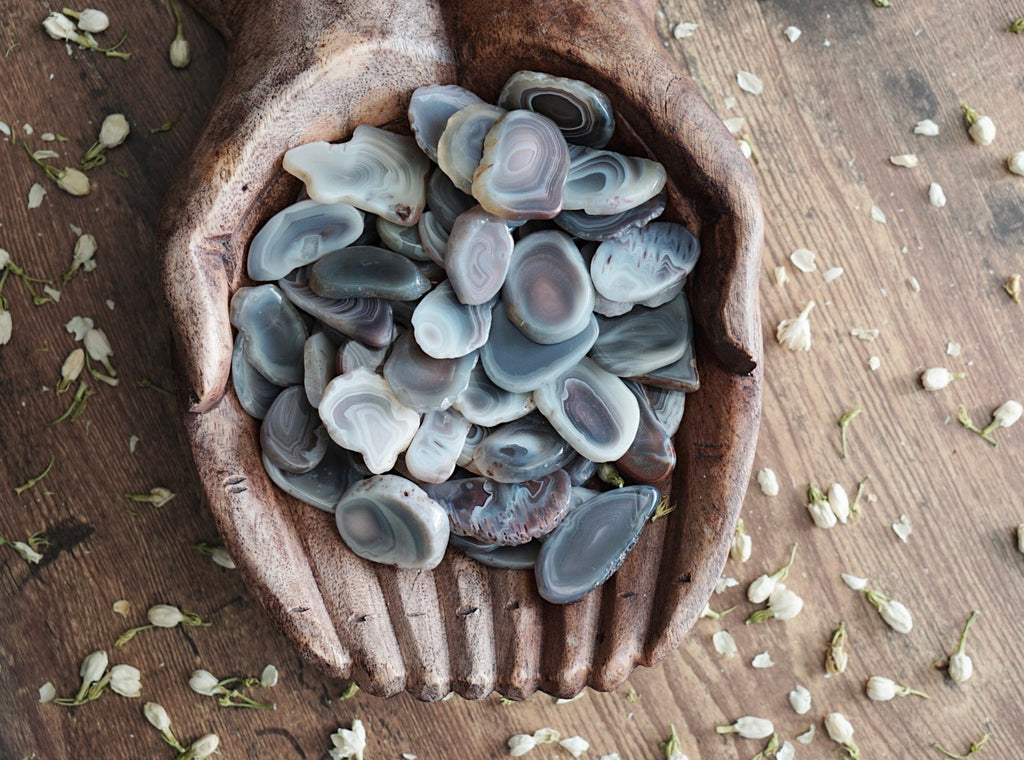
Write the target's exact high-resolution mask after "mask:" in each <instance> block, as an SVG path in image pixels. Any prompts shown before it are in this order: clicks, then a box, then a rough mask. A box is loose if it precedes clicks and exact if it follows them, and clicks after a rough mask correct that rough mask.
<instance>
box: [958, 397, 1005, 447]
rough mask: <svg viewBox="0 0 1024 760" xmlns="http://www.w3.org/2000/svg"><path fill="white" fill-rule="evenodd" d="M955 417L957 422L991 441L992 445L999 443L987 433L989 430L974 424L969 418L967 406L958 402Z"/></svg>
mask: <svg viewBox="0 0 1024 760" xmlns="http://www.w3.org/2000/svg"><path fill="white" fill-rule="evenodd" d="M956 419H957V422H959V423H960V424H961V425H963V426H964V427H965V428H967V429H968V430H970V431H971V432H972V433H976V434H977V435H979V436H981V437H982V438H984V439H985V440H986V441H988V442H989V443H991V444H992V445H993V446H998V445H999V443H998V442H997V441H996V440H995V439H994V438H993V437H992V436H990V435H989V433H990V432H991V430H988V431H986V430H982V429H981V428H979V427H978V426H977V425H975V424H974V421H973V420H972V419H971V415H970V414H968V412H967V407H966V406H964V405H963V404H960V405H959V406H957V408H956Z"/></svg>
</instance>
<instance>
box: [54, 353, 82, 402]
mask: <svg viewBox="0 0 1024 760" xmlns="http://www.w3.org/2000/svg"><path fill="white" fill-rule="evenodd" d="M84 368H85V350H84V349H82V348H76V349H75V350H73V351H72V352H71V353H70V354H68V357H67V358H66V359H65V360H64V364H62V365H61V368H60V382H58V383H57V394H58V395H60V394H61V393H64V392H65V391H67V390H68V388H70V387H71V384H72V383H73V382H75V380H77V379H78V376H79V375H81V374H82V370H83V369H84Z"/></svg>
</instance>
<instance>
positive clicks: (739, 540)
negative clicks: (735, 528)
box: [729, 533, 754, 563]
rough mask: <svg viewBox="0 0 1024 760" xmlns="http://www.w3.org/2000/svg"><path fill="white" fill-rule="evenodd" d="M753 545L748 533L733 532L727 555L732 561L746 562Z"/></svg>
mask: <svg viewBox="0 0 1024 760" xmlns="http://www.w3.org/2000/svg"><path fill="white" fill-rule="evenodd" d="M753 545H754V542H753V540H752V539H751V538H750V534H749V533H735V534H733V537H732V546H731V548H730V549H729V556H730V557H731V558H732V560H733V562H740V563H743V562H746V561H747V560H748V559H750V552H751V549H752V547H753Z"/></svg>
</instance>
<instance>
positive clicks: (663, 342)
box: [590, 293, 693, 377]
mask: <svg viewBox="0 0 1024 760" xmlns="http://www.w3.org/2000/svg"><path fill="white" fill-rule="evenodd" d="M597 324H598V327H599V328H600V335H598V338H597V342H596V343H594V347H593V348H591V349H590V356H591V358H592V359H593V360H594V361H595V362H597V363H598V364H600V365H601V366H602V367H604V368H605V369H606V370H608V371H609V372H611V373H612V374H614V375H619V376H620V377H634V376H636V375H643V374H645V373H647V372H653V371H654V370H657V369H659V368H660V367H664V366H666V365H669V364H672V363H673V362H675V361H677V360H679V359H680V358H681V357H682V356H683V354H684V353H685V352H686V347H687V346H688V345H690V342H691V341H692V337H693V324H692V321H691V317H690V308H689V306H688V305H687V302H686V296H685V295H683V294H682V293H680V294H679V295H678V296H676V297H675V298H673V299H672V300H671V301H669V302H668V303H667V304H665V305H664V306H659V307H658V308H656V309H648V308H647V307H646V306H637V307H636V308H634V309H633V310H632V311H630V312H629V313H628V314H623V315H622V316H621V317H598V320H597ZM638 346H643V350H642V351H638V350H637V347H638Z"/></svg>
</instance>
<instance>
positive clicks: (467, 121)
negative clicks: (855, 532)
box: [437, 102, 505, 193]
mask: <svg viewBox="0 0 1024 760" xmlns="http://www.w3.org/2000/svg"><path fill="white" fill-rule="evenodd" d="M504 114H505V110H504V109H503V108H498V107H497V106H492V105H491V104H490V103H484V102H480V103H472V104H470V105H468V106H466V107H465V108H463V109H461V110H460V111H457V112H456V113H454V114H452V116H451V117H450V118H449V119H448V123H447V124H446V125H445V128H444V132H442V133H441V139H440V140H438V142H437V165H438V166H440V167H441V170H442V171H443V172H444V173H445V174H447V175H448V179H450V180H451V181H452V183H453V184H454V185H455V187H457V188H458V189H459V190H461V191H462V192H464V193H471V192H472V189H473V174H474V173H475V172H476V169H477V166H478V165H479V164H480V161H481V159H482V158H483V153H484V138H486V137H487V133H488V132H490V131H491V127H493V126H494V125H495V123H496V122H497V121H498V119H500V118H501V117H502V116H504Z"/></svg>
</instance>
